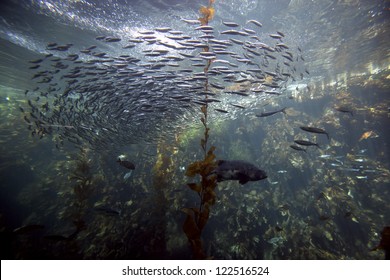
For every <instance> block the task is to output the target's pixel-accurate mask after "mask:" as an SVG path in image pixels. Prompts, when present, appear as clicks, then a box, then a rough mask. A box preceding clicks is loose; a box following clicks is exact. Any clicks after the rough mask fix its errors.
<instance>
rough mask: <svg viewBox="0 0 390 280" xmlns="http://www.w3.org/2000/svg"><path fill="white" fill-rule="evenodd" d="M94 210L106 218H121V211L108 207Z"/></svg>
mask: <svg viewBox="0 0 390 280" xmlns="http://www.w3.org/2000/svg"><path fill="white" fill-rule="evenodd" d="M94 210H95V211H96V212H98V213H99V214H102V215H105V216H119V215H120V214H121V212H120V211H118V210H115V209H112V208H108V207H95V208H94Z"/></svg>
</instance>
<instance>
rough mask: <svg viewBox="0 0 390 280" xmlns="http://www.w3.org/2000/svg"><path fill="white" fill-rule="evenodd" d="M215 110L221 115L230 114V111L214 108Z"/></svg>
mask: <svg viewBox="0 0 390 280" xmlns="http://www.w3.org/2000/svg"><path fill="white" fill-rule="evenodd" d="M214 110H215V111H217V112H220V113H224V114H227V113H229V111H226V110H222V109H218V108H214Z"/></svg>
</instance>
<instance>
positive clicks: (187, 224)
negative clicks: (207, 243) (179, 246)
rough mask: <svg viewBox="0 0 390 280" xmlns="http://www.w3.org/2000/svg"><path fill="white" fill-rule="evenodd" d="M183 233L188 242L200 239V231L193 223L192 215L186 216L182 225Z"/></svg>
mask: <svg viewBox="0 0 390 280" xmlns="http://www.w3.org/2000/svg"><path fill="white" fill-rule="evenodd" d="M183 231H184V233H185V234H186V235H187V238H188V239H190V240H195V239H200V230H199V228H198V226H197V225H196V223H195V221H194V217H193V216H192V215H188V214H187V217H186V219H185V221H184V224H183Z"/></svg>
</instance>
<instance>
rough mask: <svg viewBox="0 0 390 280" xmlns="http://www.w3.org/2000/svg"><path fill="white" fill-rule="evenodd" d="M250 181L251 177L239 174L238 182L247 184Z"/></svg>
mask: <svg viewBox="0 0 390 280" xmlns="http://www.w3.org/2000/svg"><path fill="white" fill-rule="evenodd" d="M248 181H249V178H248V177H247V176H239V179H238V182H239V183H240V184H241V185H245V184H246V183H248Z"/></svg>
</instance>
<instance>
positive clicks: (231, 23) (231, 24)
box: [222, 21, 240, 27]
mask: <svg viewBox="0 0 390 280" xmlns="http://www.w3.org/2000/svg"><path fill="white" fill-rule="evenodd" d="M222 23H223V24H224V25H226V26H228V27H238V26H240V25H239V24H238V23H235V22H232V21H222Z"/></svg>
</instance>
